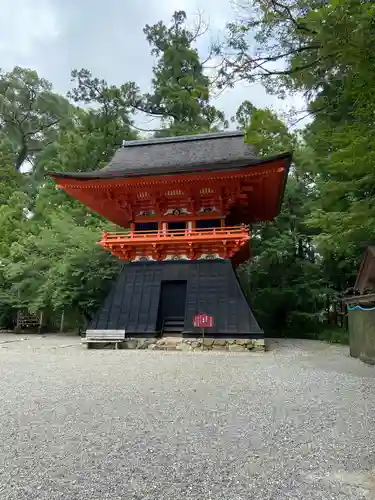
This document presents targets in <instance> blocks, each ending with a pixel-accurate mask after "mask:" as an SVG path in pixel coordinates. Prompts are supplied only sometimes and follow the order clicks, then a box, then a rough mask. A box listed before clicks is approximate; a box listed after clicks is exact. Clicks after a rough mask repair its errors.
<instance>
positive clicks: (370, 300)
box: [344, 246, 375, 364]
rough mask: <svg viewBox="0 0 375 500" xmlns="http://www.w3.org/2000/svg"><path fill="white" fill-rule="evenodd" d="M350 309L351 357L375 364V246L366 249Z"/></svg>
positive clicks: (349, 305)
mask: <svg viewBox="0 0 375 500" xmlns="http://www.w3.org/2000/svg"><path fill="white" fill-rule="evenodd" d="M354 290H355V292H356V295H352V296H351V297H347V298H345V299H344V303H346V305H347V307H348V326H349V342H350V355H351V356H353V357H355V358H359V359H361V360H362V361H364V362H365V363H370V364H375V246H370V247H368V248H367V249H366V252H365V255H364V257H363V260H362V263H361V266H360V268H359V272H358V276H357V279H356V282H355V285H354Z"/></svg>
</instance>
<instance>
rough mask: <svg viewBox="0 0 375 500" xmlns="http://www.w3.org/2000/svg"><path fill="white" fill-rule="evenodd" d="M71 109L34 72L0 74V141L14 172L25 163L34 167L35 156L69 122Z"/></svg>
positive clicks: (47, 83) (18, 70)
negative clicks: (9, 154) (9, 155)
mask: <svg viewBox="0 0 375 500" xmlns="http://www.w3.org/2000/svg"><path fill="white" fill-rule="evenodd" d="M71 110H72V106H71V105H70V104H69V102H68V101H67V100H66V99H65V98H64V97H62V96H60V95H58V94H55V93H54V92H53V91H52V85H51V84H50V82H48V81H47V80H45V79H44V78H40V77H39V76H38V74H37V72H36V71H32V70H29V69H23V68H19V67H15V68H14V69H13V71H11V72H7V73H6V72H4V71H0V142H6V143H7V145H8V148H9V149H10V150H11V151H12V154H13V160H12V161H13V165H14V167H15V168H16V170H20V168H21V167H22V165H23V164H24V163H25V162H28V163H29V164H30V165H31V166H32V167H33V166H34V164H35V161H36V159H37V157H38V154H39V153H40V152H41V151H42V150H43V149H44V148H45V147H46V145H48V144H50V143H52V142H53V140H54V138H55V137H56V134H57V133H58V131H59V129H60V127H62V126H63V125H65V126H67V124H68V123H69V119H70V112H71Z"/></svg>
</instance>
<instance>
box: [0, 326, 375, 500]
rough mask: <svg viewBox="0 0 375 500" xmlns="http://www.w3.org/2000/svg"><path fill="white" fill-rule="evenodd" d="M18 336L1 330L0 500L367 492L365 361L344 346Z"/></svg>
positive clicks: (372, 413) (374, 418)
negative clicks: (91, 345)
mask: <svg viewBox="0 0 375 500" xmlns="http://www.w3.org/2000/svg"><path fill="white" fill-rule="evenodd" d="M17 338H19V337H14V336H11V335H3V336H0V374H1V395H2V402H1V403H2V404H1V406H0V498H1V499H2V500H3V499H11V500H21V499H22V500H23V499H33V500H35V499H37V500H44V499H45V500H47V499H48V500H54V499H67V500H75V499H80V500H85V499H90V500H93V499H98V500H99V499H100V500H104V499H111V500H117V499H131V500H133V499H166V500H173V499H184V500H190V499H200V500H208V499H220V500H221V499H223V500H224V499H225V500H232V499H233V500H241V499H246V500H247V499H253V498H254V499H257V500H268V499H272V500H279V499H280V500H285V499H296V500H297V499H298V500H302V499H305V498H308V499H309V500H310V499H311V500H315V499H329V500H336V499H340V500H341V499H343V500H344V499H345V500H348V499H350V500H357V499H371V498H375V453H374V451H375V450H374V444H375V409H374V402H375V368H374V367H370V366H366V365H364V364H362V363H361V362H360V361H357V360H354V359H350V358H349V357H348V354H347V349H346V348H342V347H332V346H328V345H325V344H322V343H318V342H309V341H305V342H304V341H293V342H292V341H283V342H280V343H278V344H277V345H275V348H274V349H273V350H272V351H271V352H268V353H265V354H263V353H259V354H258V353H250V354H237V353H236V354H234V353H217V352H215V353H207V352H202V353H200V352H198V353H189V352H188V353H178V352H176V353H174V352H156V351H109V350H91V351H87V350H84V349H83V348H81V346H80V345H78V342H79V340H78V339H76V338H74V337H72V338H69V337H67V338H60V339H59V338H58V337H50V338H41V337H29V339H25V340H19V341H17V342H14V341H13V342H10V341H11V340H14V339H17ZM8 341H9V342H8Z"/></svg>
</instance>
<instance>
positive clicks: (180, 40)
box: [135, 11, 227, 136]
mask: <svg viewBox="0 0 375 500" xmlns="http://www.w3.org/2000/svg"><path fill="white" fill-rule="evenodd" d="M143 31H144V33H145V35H146V39H147V41H148V43H149V44H150V46H151V53H152V55H154V56H155V57H156V64H155V66H154V68H153V72H154V76H153V79H152V92H151V93H148V94H145V95H144V96H143V97H142V99H141V100H140V101H139V102H136V103H135V107H136V108H137V109H138V110H141V111H143V112H145V113H148V114H150V115H154V116H158V117H160V119H161V122H162V129H161V130H159V131H157V132H156V136H176V135H184V134H194V133H201V132H209V131H215V130H218V129H220V128H223V127H226V126H227V123H226V121H225V118H224V115H223V113H222V112H221V111H219V110H217V109H216V108H215V107H214V106H212V105H211V104H210V92H211V90H212V83H211V81H210V78H209V77H208V76H207V75H205V73H204V67H203V63H202V62H201V60H200V57H199V54H198V51H197V50H196V49H195V48H194V47H193V45H194V43H195V42H196V40H197V38H198V37H199V36H200V35H201V34H202V26H201V24H200V25H199V26H198V27H197V28H196V29H195V30H194V31H192V30H189V29H188V27H187V25H186V13H185V12H184V11H178V12H175V13H174V14H173V17H172V22H171V24H170V25H169V26H166V25H165V24H164V23H163V22H162V21H159V22H158V23H156V24H154V25H152V26H150V25H146V27H145V28H144V30H143Z"/></svg>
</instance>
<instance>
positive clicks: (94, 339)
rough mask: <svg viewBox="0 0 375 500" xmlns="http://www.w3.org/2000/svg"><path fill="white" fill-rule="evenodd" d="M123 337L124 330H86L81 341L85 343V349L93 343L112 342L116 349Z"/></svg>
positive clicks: (89, 347)
mask: <svg viewBox="0 0 375 500" xmlns="http://www.w3.org/2000/svg"><path fill="white" fill-rule="evenodd" d="M124 339H125V330H87V331H86V338H84V339H82V343H83V344H86V345H87V349H91V347H92V346H93V344H114V345H115V349H118V346H119V344H121V342H123V341H124Z"/></svg>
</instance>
